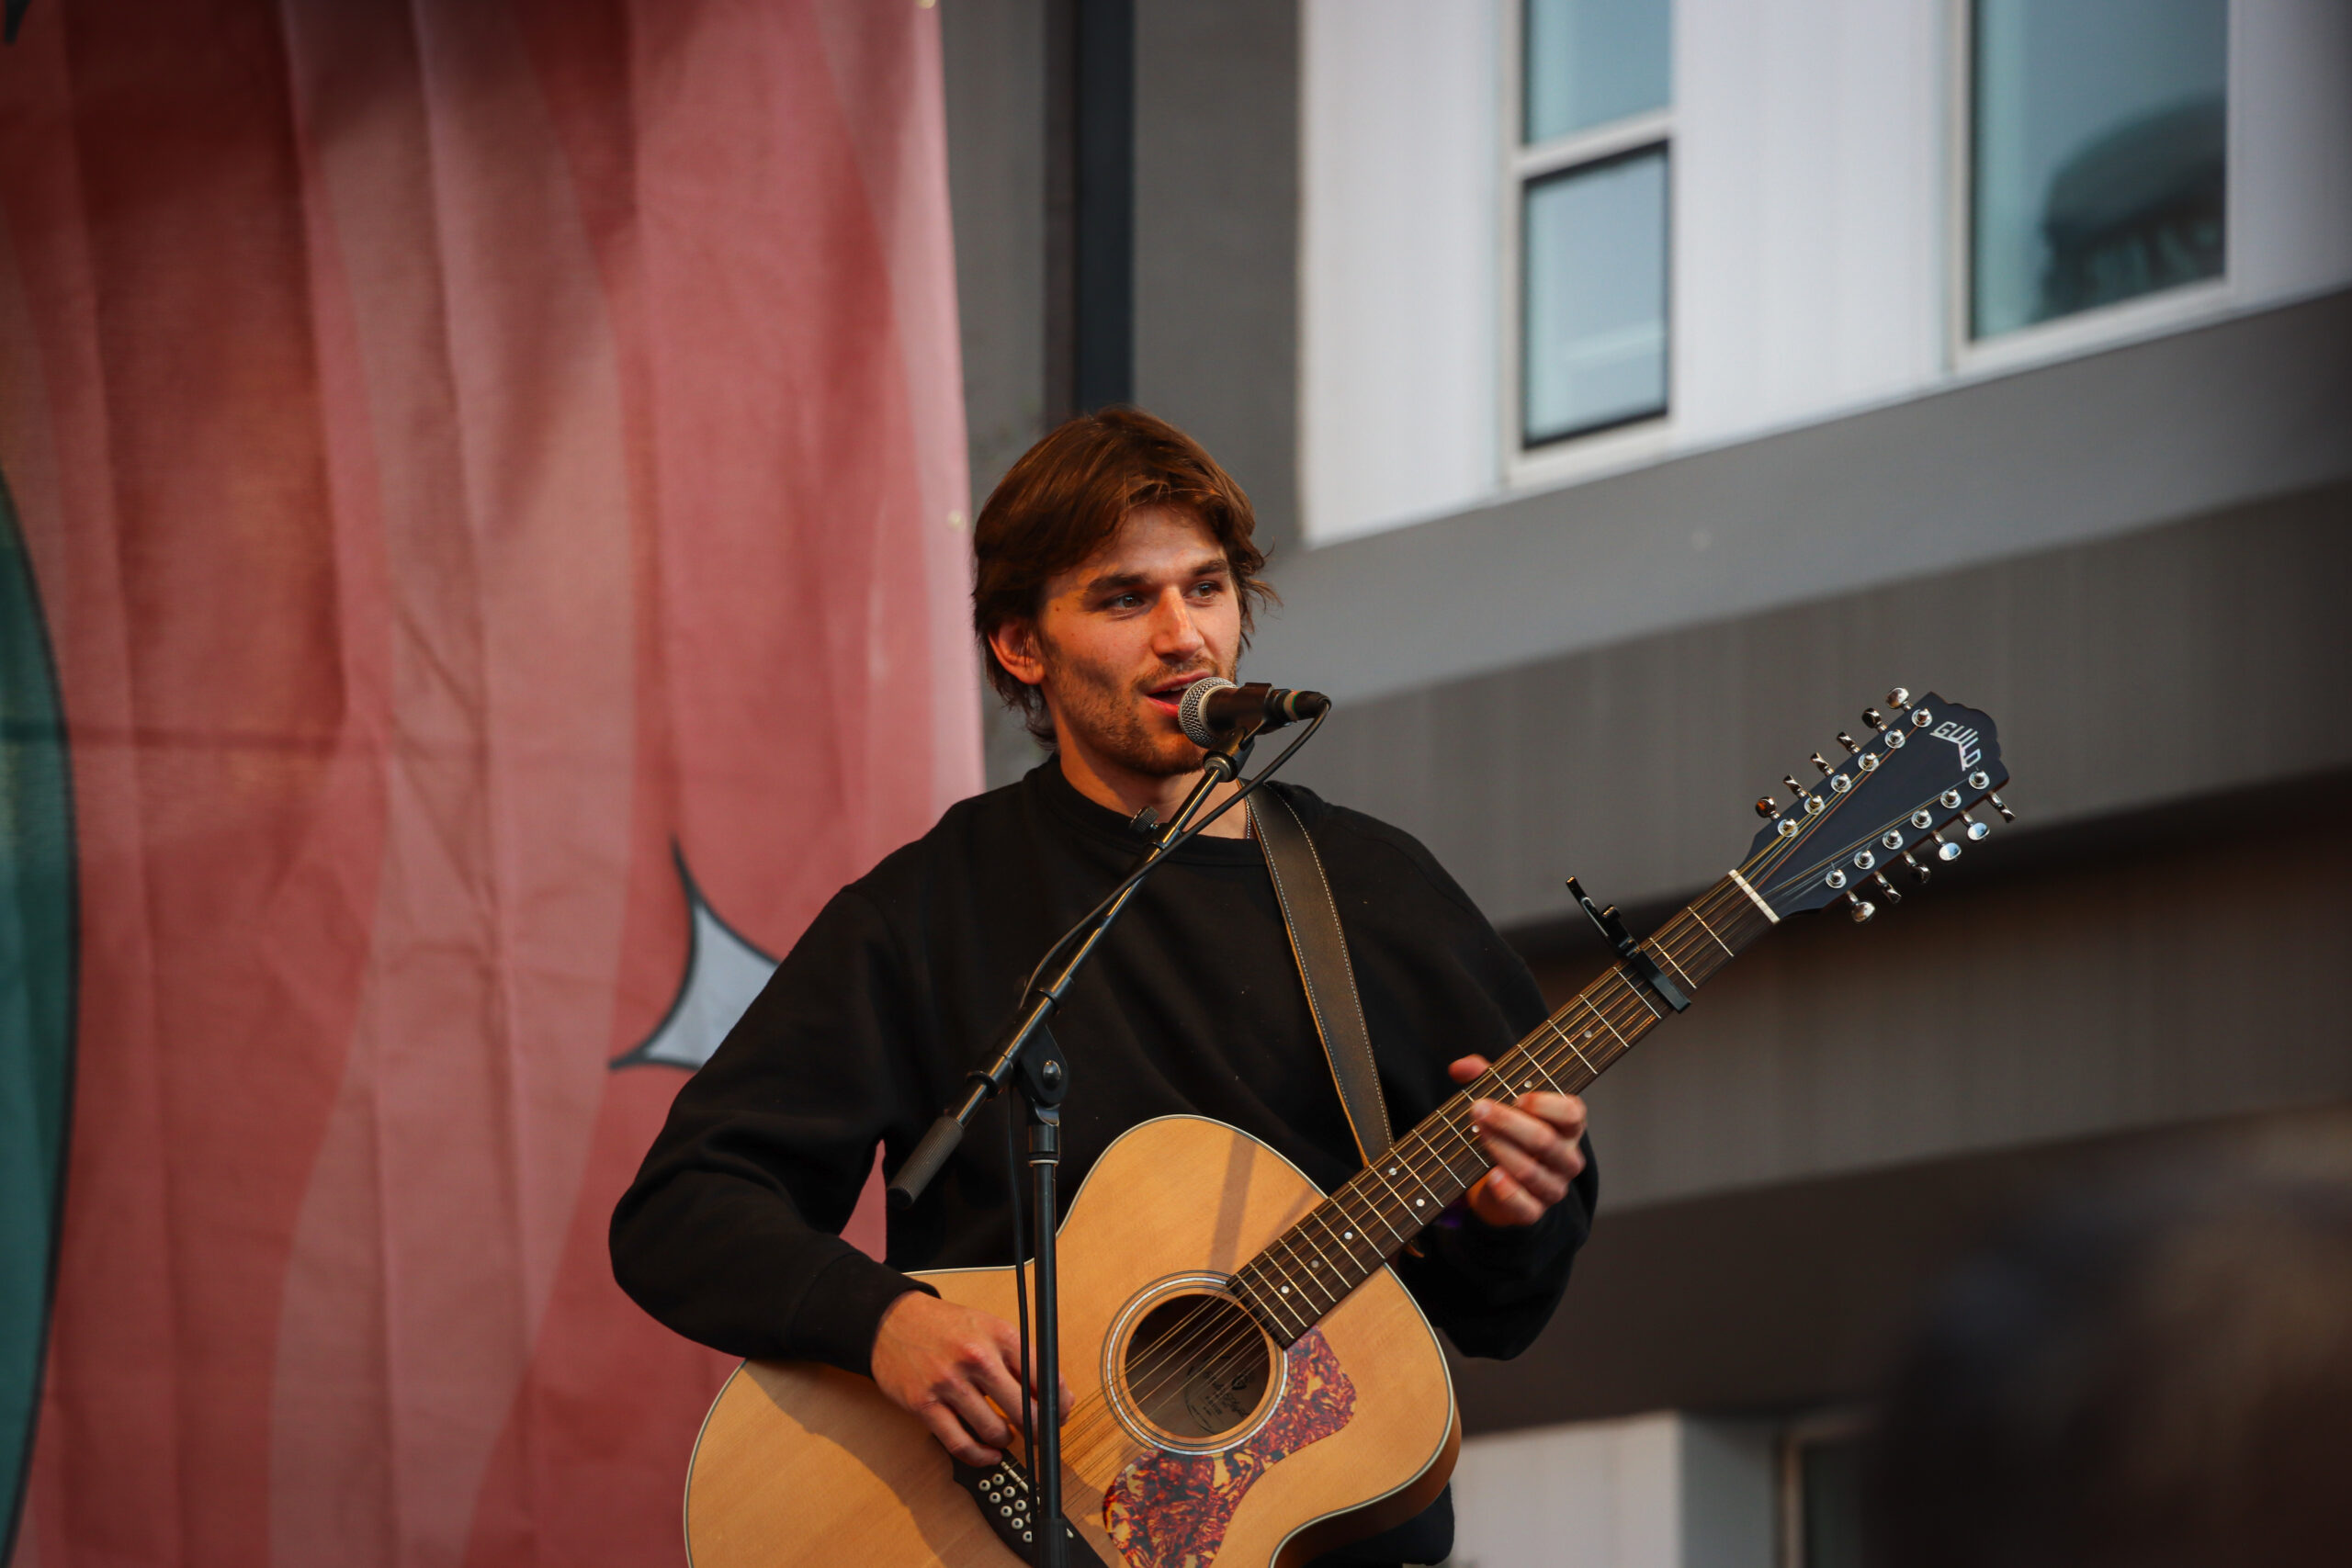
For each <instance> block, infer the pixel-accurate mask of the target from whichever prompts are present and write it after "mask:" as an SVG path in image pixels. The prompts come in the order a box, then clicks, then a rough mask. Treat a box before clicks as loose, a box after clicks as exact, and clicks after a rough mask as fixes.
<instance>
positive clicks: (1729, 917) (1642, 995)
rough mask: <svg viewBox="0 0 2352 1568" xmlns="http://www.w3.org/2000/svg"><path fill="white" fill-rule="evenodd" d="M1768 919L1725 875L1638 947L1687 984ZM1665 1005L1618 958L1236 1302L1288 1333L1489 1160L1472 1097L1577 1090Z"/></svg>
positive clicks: (1380, 1165)
mask: <svg viewBox="0 0 2352 1568" xmlns="http://www.w3.org/2000/svg"><path fill="white" fill-rule="evenodd" d="M1774 923H1775V919H1774V917H1773V915H1772V914H1771V912H1770V910H1769V909H1768V908H1766V906H1765V905H1764V903H1763V902H1762V901H1761V900H1760V899H1758V897H1757V896H1756V895H1755V893H1754V892H1753V891H1751V890H1750V889H1749V888H1748V886H1747V884H1746V883H1744V882H1742V881H1741V880H1740V879H1739V876H1738V874H1736V873H1734V874H1729V875H1726V876H1725V877H1724V879H1723V880H1722V881H1720V882H1718V883H1716V884H1715V885H1714V886H1713V887H1711V888H1709V889H1708V890H1707V891H1706V893H1705V894H1703V895H1702V896H1701V897H1699V898H1697V899H1695V900H1693V901H1692V902H1691V904H1689V905H1687V906H1686V907H1684V908H1683V909H1682V910H1681V911H1680V912H1679V913H1678V914H1677V915H1676V916H1675V917H1674V918H1673V919H1670V920H1668V921H1667V922H1666V924H1664V925H1662V926H1660V927H1659V928H1658V929H1657V931H1655V932H1653V933H1652V934H1651V935H1650V937H1649V938H1648V940H1646V941H1645V942H1642V943H1641V944H1640V946H1641V950H1642V951H1643V952H1644V953H1647V954H1648V955H1649V958H1650V961H1651V962H1652V963H1653V964H1657V966H1658V968H1659V969H1660V970H1662V971H1663V972H1664V973H1665V974H1666V975H1667V976H1668V977H1669V978H1671V979H1672V980H1674V981H1675V982H1676V984H1678V985H1679V987H1681V988H1682V989H1683V990H1685V991H1692V990H1696V989H1697V988H1698V987H1701V986H1703V985H1705V984H1706V983H1707V981H1708V980H1709V979H1711V978H1713V976H1714V974H1715V971H1717V970H1718V969H1720V968H1722V967H1723V966H1724V964H1728V963H1730V962H1731V959H1732V957H1733V955H1734V954H1735V953H1738V952H1739V951H1740V949H1742V948H1744V947H1746V946H1747V944H1748V943H1749V942H1753V941H1755V940H1756V939H1757V938H1758V937H1759V936H1761V935H1763V933H1764V932H1765V931H1769V930H1770V929H1771V927H1772V926H1773V924H1774ZM1667 1011H1668V1010H1667V1008H1666V1006H1665V1004H1664V1003H1662V1002H1660V1001H1659V1000H1658V998H1657V995H1656V994H1655V993H1654V992H1652V991H1651V990H1650V988H1649V987H1648V986H1647V985H1645V983H1644V982H1643V981H1641V980H1640V979H1638V978H1637V977H1635V976H1634V974H1633V972H1632V971H1631V970H1630V969H1629V968H1628V967H1627V965H1626V964H1624V963H1623V962H1622V961H1621V962H1620V963H1618V964H1616V965H1615V966H1614V967H1612V968H1611V969H1610V970H1609V971H1608V972H1607V973H1605V974H1603V975H1602V976H1600V978H1599V979H1597V980H1595V981H1593V983H1592V984H1590V985H1589V986H1587V987H1585V988H1584V989H1583V990H1581V991H1579V992H1577V995H1576V998H1575V999H1573V1000H1572V1001H1570V1002H1569V1003H1568V1004H1567V1006H1566V1007H1564V1008H1562V1009H1560V1010H1559V1011H1557V1012H1555V1013H1554V1014H1553V1015H1552V1016H1551V1017H1549V1018H1547V1019H1545V1020H1544V1022H1543V1023H1542V1024H1541V1025H1539V1026H1538V1027H1537V1028H1536V1029H1535V1031H1534V1032H1532V1033H1531V1034H1529V1035H1528V1036H1527V1037H1526V1038H1525V1039H1523V1040H1521V1042H1520V1043H1518V1044H1517V1045H1514V1046H1513V1047H1512V1048H1511V1049H1510V1051H1509V1052H1507V1053H1505V1054H1504V1055H1502V1056H1501V1057H1500V1058H1498V1060H1497V1061H1496V1062H1495V1064H1494V1065H1493V1066H1492V1067H1490V1068H1489V1069H1488V1070H1487V1073H1486V1074H1485V1075H1483V1076H1482V1077H1478V1078H1476V1079H1475V1080H1473V1081H1472V1082H1471V1083H1469V1084H1467V1085H1464V1087H1463V1089H1462V1090H1461V1091H1460V1092H1459V1093H1457V1094H1455V1095H1454V1096H1453V1099H1451V1100H1447V1101H1446V1102H1445V1103H1444V1104H1443V1105H1441V1106H1440V1107H1438V1109H1437V1110H1436V1111H1434V1112H1432V1113H1431V1114H1430V1117H1429V1119H1428V1120H1427V1121H1424V1122H1421V1124H1420V1125H1419V1126H1418V1127H1415V1128H1414V1129H1413V1130H1412V1131H1411V1132H1409V1133H1408V1134H1405V1135H1404V1136H1403V1137H1401V1138H1399V1139H1397V1142H1396V1143H1395V1144H1394V1145H1391V1146H1390V1147H1389V1149H1388V1151H1387V1152H1386V1153H1385V1154H1384V1155H1383V1156H1381V1157H1380V1159H1379V1160H1378V1161H1377V1162H1376V1163H1374V1165H1372V1166H1370V1167H1367V1168H1365V1169H1363V1170H1361V1171H1359V1172H1357V1173H1356V1174H1355V1175H1354V1176H1352V1177H1351V1178H1350V1179H1348V1180H1347V1182H1346V1183H1345V1184H1344V1185H1342V1186H1341V1187H1340V1189H1339V1190H1337V1191H1335V1192H1333V1193H1332V1194H1331V1195H1330V1196H1329V1198H1327V1199H1325V1200H1324V1201H1322V1202H1321V1203H1319V1204H1317V1206H1316V1207H1315V1208H1314V1209H1313V1210H1311V1211H1309V1213H1307V1214H1306V1217H1305V1218H1303V1219H1301V1220H1300V1221H1299V1222H1298V1223H1297V1224H1294V1225H1293V1226H1291V1227H1290V1229H1288V1230H1287V1231H1284V1232H1283V1234H1282V1235H1280V1236H1278V1237H1277V1238H1275V1240H1274V1241H1273V1242H1272V1244H1271V1245H1269V1246H1268V1247H1266V1248H1265V1249H1264V1250H1263V1251H1261V1252H1260V1253H1259V1254H1258V1255H1257V1256H1256V1257H1255V1258H1251V1259H1250V1261H1249V1262H1248V1263H1246V1264H1244V1265H1243V1266H1242V1267H1241V1269H1240V1270H1239V1271H1238V1273H1237V1274H1236V1275H1235V1276H1234V1287H1235V1292H1236V1294H1237V1295H1238V1297H1239V1298H1240V1300H1241V1303H1242V1304H1243V1305H1244V1306H1246V1307H1247V1308H1249V1309H1250V1313H1251V1314H1252V1315H1254V1316H1255V1317H1256V1318H1257V1319H1258V1321H1259V1322H1260V1324H1261V1325H1263V1326H1264V1327H1265V1328H1266V1330H1267V1332H1269V1333H1270V1334H1272V1335H1273V1336H1274V1337H1275V1338H1276V1339H1277V1340H1278V1341H1279V1342H1281V1343H1283V1344H1285V1345H1288V1344H1291V1343H1293V1342H1295V1340H1297V1338H1298V1337H1300V1336H1301V1335H1303V1334H1305V1333H1306V1331H1307V1330H1308V1329H1309V1328H1312V1327H1313V1326H1314V1325H1316V1323H1317V1321H1318V1320H1319V1319H1320V1318H1321V1317H1322V1316H1323V1314H1325V1313H1327V1312H1329V1311H1330V1310H1331V1309H1332V1308H1333V1307H1335V1306H1337V1305H1339V1303H1340V1302H1341V1301H1343V1300H1345V1299H1346V1297H1347V1295H1348V1293H1349V1292H1351V1291H1353V1290H1354V1289H1355V1288H1356V1287H1357V1286H1358V1285H1360V1284H1362V1283H1363V1281H1364V1280H1368V1279H1370V1278H1371V1277H1372V1276H1373V1275H1374V1274H1375V1273H1377V1272H1378V1271H1379V1270H1380V1269H1381V1267H1382V1266H1383V1265H1384V1264H1386V1263H1387V1262H1389V1261H1390V1260H1391V1259H1392V1258H1395V1257H1396V1256H1397V1254H1398V1253H1400V1252H1402V1251H1404V1250H1405V1248H1406V1247H1408V1245H1410V1243H1411V1242H1412V1240H1413V1238H1414V1237H1415V1236H1418V1235H1420V1233H1421V1232H1422V1231H1423V1230H1424V1229H1426V1228H1427V1227H1428V1226H1429V1225H1430V1224H1433V1223H1434V1222H1435V1221H1436V1220H1437V1218H1438V1216H1439V1215H1440V1214H1442V1213H1444V1212H1445V1210H1446V1209H1447V1207H1448V1206H1449V1205H1451V1204H1453V1202H1454V1201H1456V1200H1458V1199H1460V1198H1461V1197H1462V1195H1463V1194H1464V1193H1465V1192H1467V1191H1469V1190H1470V1188H1471V1186H1472V1184H1474V1183H1475V1182H1476V1181H1477V1179H1479V1178H1480V1177H1482V1176H1484V1175H1486V1174H1487V1170H1488V1169H1489V1168H1492V1165H1493V1162H1492V1161H1491V1160H1489V1159H1487V1156H1486V1152H1485V1150H1484V1149H1483V1148H1482V1147H1481V1146H1480V1145H1479V1143H1478V1140H1477V1137H1476V1134H1475V1133H1474V1132H1473V1130H1472V1124H1471V1120H1470V1104H1471V1101H1473V1100H1510V1098H1512V1097H1513V1096H1515V1095H1519V1094H1523V1093H1526V1092H1527V1091H1528V1090H1530V1089H1551V1090H1555V1091H1556V1092H1559V1093H1562V1094H1578V1093H1581V1092H1583V1090H1584V1089H1585V1088H1586V1087H1587V1086H1589V1084H1590V1083H1591V1082H1592V1081H1593V1079H1595V1078H1597V1077H1600V1075H1601V1074H1602V1073H1604V1072H1606V1071H1607V1070H1608V1069H1609V1067H1610V1066H1611V1064H1612V1063H1614V1062H1615V1061H1617V1059H1618V1058H1619V1057H1621V1056H1623V1055H1625V1053H1626V1052H1627V1051H1629V1050H1631V1049H1633V1045H1634V1041H1636V1040H1639V1039H1640V1038H1641V1037H1642V1036H1643V1035H1644V1034H1645V1033H1647V1032H1649V1031H1650V1029H1651V1028H1653V1027H1654V1026H1655V1025H1656V1024H1657V1022H1658V1021H1660V1020H1661V1019H1663V1018H1664V1017H1665V1016H1666V1014H1667Z"/></svg>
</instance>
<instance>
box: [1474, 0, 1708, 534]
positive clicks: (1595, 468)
mask: <svg viewBox="0 0 2352 1568" xmlns="http://www.w3.org/2000/svg"><path fill="white" fill-rule="evenodd" d="M1668 3H1669V4H1671V0H1668ZM1502 5H1503V8H1504V10H1505V11H1506V13H1507V15H1506V17H1505V18H1504V23H1503V28H1502V34H1503V49H1502V68H1503V84H1502V89H1503V90H1502V91H1501V92H1500V93H1498V94H1497V95H1496V96H1497V98H1498V99H1499V100H1500V101H1501V104H1502V128H1501V130H1502V134H1501V137H1500V139H1499V140H1500V143H1501V146H1502V150H1503V171H1502V179H1501V181H1500V182H1499V194H1500V197H1501V202H1502V215H1501V222H1500V224H1499V226H1498V232H1499V233H1500V234H1501V236H1502V245H1501V253H1502V254H1501V256H1500V258H1499V259H1500V263H1501V276H1500V279H1499V282H1498V288H1497V298H1498V299H1500V300H1501V302H1502V318H1503V319H1502V321H1501V323H1500V325H1501V330H1502V344H1501V352H1500V353H1499V354H1498V355H1496V356H1495V359H1496V367H1497V369H1498V371H1499V373H1500V381H1501V385H1500V387H1499V389H1498V390H1499V396H1498V400H1497V405H1496V406H1497V411H1498V418H1497V421H1496V425H1497V428H1498V433H1499V434H1500V441H1499V443H1498V461H1499V464H1500V466H1501V469H1502V476H1503V484H1504V486H1505V488H1506V489H1508V490H1511V491H1520V490H1536V489H1542V488H1545V487H1548V486H1552V485H1556V484H1560V483H1563V482H1565V481H1566V480H1570V479H1589V478H1591V477H1593V476H1594V475H1597V474H1600V473H1606V472H1611V471H1612V470H1616V469H1620V468H1634V467H1638V466H1639V465H1641V464H1644V463H1647V462H1651V461H1654V460H1656V459H1657V458H1659V457H1664V456H1666V454H1667V452H1668V448H1669V445H1670V441H1671V435H1670V431H1671V427H1672V423H1673V418H1674V260H1675V258H1674V218H1673V210H1674V105H1673V104H1672V103H1671V102H1669V103H1668V105H1667V107H1664V108H1662V109H1652V110H1649V111H1647V112H1645V113H1643V114H1637V115H1629V116H1627V117H1626V118H1623V119H1614V120H1611V121H1610V122H1609V123H1607V124H1606V125H1599V126H1594V127H1593V128H1591V129H1590V130H1577V131H1571V132H1570V133H1568V134H1567V135H1566V136H1559V137H1555V138H1553V139H1552V140H1551V141H1544V142H1539V143H1536V144H1534V145H1532V146H1530V145H1528V144H1527V143H1525V142H1524V141H1522V140H1521V135H1522V133H1523V131H1524V130H1525V128H1526V124H1527V118H1526V102H1525V99H1526V92H1527V3H1526V0H1502ZM1676 20H1677V21H1678V22H1679V18H1676ZM1672 25H1673V24H1669V26H1672ZM1668 36H1669V37H1674V36H1678V34H1677V33H1674V32H1669V34H1668ZM1670 80H1671V73H1669V81H1670ZM1669 96H1673V95H1672V94H1669ZM1649 147H1662V148H1663V149H1665V152H1666V188H1667V232H1666V246H1665V249H1666V356H1667V377H1666V412H1663V413H1659V414H1652V415H1646V416H1644V417H1641V418H1637V419H1634V420H1630V421H1628V422H1626V423H1623V424H1612V425H1609V426H1607V427H1605V428H1603V429H1600V430H1595V431H1590V432H1588V433H1586V434H1581V435H1567V436H1563V437H1561V438H1560V439H1559V440H1557V441H1551V442H1546V443H1545V444H1544V445H1543V446H1532V447H1530V446H1521V444H1520V439H1521V434H1522V433H1523V432H1524V430H1525V428H1526V424H1525V410H1526V404H1525V402H1524V400H1523V395H1522V388H1521V378H1520V373H1521V357H1522V353H1523V347H1524V344H1523V341H1522V338H1521V324H1522V321H1523V318H1524V314H1525V312H1524V310H1523V308H1522V298H1523V285H1524V283H1525V278H1524V277H1523V276H1522V266H1523V264H1524V260H1525V258H1524V257H1523V256H1522V255H1521V233H1520V229H1521V221H1520V219H1521V212H1522V211H1523V210H1524V209H1525V204H1526V192H1527V187H1528V186H1530V185H1531V184H1532V183H1533V182H1535V181H1536V180H1539V179H1541V178H1543V177H1544V175H1554V174H1557V173H1559V172H1560V171H1562V170H1564V169H1571V168H1575V167H1577V165H1579V164H1594V163H1599V162H1600V161H1601V160H1603V159H1607V158H1613V157H1617V156H1619V155H1621V154H1623V153H1626V152H1641V151H1643V150H1644V149H1645V148H1649Z"/></svg>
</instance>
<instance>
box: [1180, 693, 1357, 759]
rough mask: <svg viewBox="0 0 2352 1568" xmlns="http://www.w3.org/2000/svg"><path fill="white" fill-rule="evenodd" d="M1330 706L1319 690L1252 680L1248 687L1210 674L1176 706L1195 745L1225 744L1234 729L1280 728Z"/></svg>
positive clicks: (1261, 729) (1188, 735)
mask: <svg viewBox="0 0 2352 1568" xmlns="http://www.w3.org/2000/svg"><path fill="white" fill-rule="evenodd" d="M1330 705H1331V699H1330V698H1329V697H1327V696H1325V695H1324V694H1322V693H1320V692H1294V691H1290V690H1287V689H1286V688H1284V687H1281V686H1269V685H1267V684H1266V683H1265V682H1262V681H1252V682H1250V684H1248V685H1246V686H1237V685H1235V684H1234V683H1233V682H1230V681H1227V680H1221V679H1219V678H1218V677H1217V676H1215V675H1211V676H1210V677H1208V678H1207V679H1206V680H1204V681H1195V682H1193V683H1192V684H1191V685H1189V686H1187V687H1185V688H1184V696H1183V700H1182V701H1181V702H1179V703H1178V704H1177V705H1176V722H1177V723H1179V724H1181V725H1182V726H1183V727H1184V734H1185V736H1186V738H1187V739H1190V740H1191V741H1192V742H1193V745H1195V746H1205V747H1209V748H1211V749H1215V748H1216V747H1218V746H1222V745H1224V744H1225V742H1226V741H1227V739H1230V738H1231V736H1232V734H1233V732H1234V730H1236V729H1237V728H1243V727H1245V726H1246V727H1248V728H1250V729H1252V730H1255V731H1264V730H1268V729H1280V728H1282V727H1283V725H1285V724H1291V723H1294V722H1295V721H1297V720H1299V719H1302V718H1313V717H1314V716H1316V715H1317V714H1319V713H1321V712H1323V711H1324V710H1325V709H1327V708H1329V706H1330Z"/></svg>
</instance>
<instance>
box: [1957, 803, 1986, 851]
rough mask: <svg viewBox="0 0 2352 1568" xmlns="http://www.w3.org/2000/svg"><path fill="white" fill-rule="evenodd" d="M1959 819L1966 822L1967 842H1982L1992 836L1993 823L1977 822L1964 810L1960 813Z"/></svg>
mask: <svg viewBox="0 0 2352 1568" xmlns="http://www.w3.org/2000/svg"><path fill="white" fill-rule="evenodd" d="M1960 819H1961V820H1962V821H1963V822H1965V823H1967V824H1968V839H1969V842H1971V843H1982V842H1984V841H1985V840H1986V839H1988V838H1990V837H1991V836H1992V833H1993V824H1991V823H1990V822H1979V821H1978V820H1976V818H1973V817H1971V816H1970V815H1969V814H1968V813H1967V812H1965V811H1963V812H1962V813H1961V814H1960Z"/></svg>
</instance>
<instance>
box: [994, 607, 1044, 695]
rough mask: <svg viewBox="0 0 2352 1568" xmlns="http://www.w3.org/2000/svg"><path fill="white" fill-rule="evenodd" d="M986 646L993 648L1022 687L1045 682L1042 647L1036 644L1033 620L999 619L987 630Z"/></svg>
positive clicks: (1000, 660)
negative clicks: (994, 627) (994, 626)
mask: <svg viewBox="0 0 2352 1568" xmlns="http://www.w3.org/2000/svg"><path fill="white" fill-rule="evenodd" d="M989 648H990V649H994V650H995V653H996V661H997V662H998V663H999V664H1001V665H1003V666H1004V668H1005V670H1006V671H1008V672H1009V673H1011V675H1012V678H1013V679H1014V680H1016V681H1018V682H1021V683H1022V684H1023V685H1024V686H1036V685H1042V684H1044V682H1045V679H1046V658H1045V650H1044V649H1042V648H1041V647H1039V645H1038V640H1037V627H1036V624H1035V622H1033V621H1026V620H1021V619H1017V618H1016V619H1013V620H1009V621H999V622H998V623H997V625H996V629H995V630H993V631H991V632H989Z"/></svg>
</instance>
